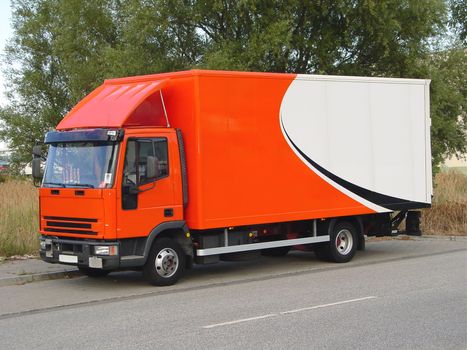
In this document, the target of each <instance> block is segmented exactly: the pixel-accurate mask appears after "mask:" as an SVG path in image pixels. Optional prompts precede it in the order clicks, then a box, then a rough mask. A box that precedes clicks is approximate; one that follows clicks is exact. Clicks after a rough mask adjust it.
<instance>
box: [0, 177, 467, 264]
mask: <svg viewBox="0 0 467 350" xmlns="http://www.w3.org/2000/svg"><path fill="white" fill-rule="evenodd" d="M434 192H435V196H434V198H433V206H432V208H431V209H426V210H424V211H423V213H422V231H423V233H424V234H436V235H467V175H464V174H461V173H459V172H452V171H449V172H443V173H439V174H438V175H437V176H436V178H435V191H434ZM37 232H38V194H37V189H36V188H35V187H34V186H33V185H32V184H31V183H30V182H29V181H20V180H7V181H6V182H3V183H0V256H11V255H22V254H37V250H38V244H39V242H38V233H37Z"/></svg>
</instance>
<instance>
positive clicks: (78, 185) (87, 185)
mask: <svg viewBox="0 0 467 350" xmlns="http://www.w3.org/2000/svg"><path fill="white" fill-rule="evenodd" d="M66 185H67V186H75V187H90V188H94V185H91V184H78V183H75V184H66ZM64 187H65V186H64Z"/></svg>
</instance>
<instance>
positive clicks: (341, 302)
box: [281, 296, 377, 315]
mask: <svg viewBox="0 0 467 350" xmlns="http://www.w3.org/2000/svg"><path fill="white" fill-rule="evenodd" d="M375 298H377V297H375V296H369V297H364V298H358V299H350V300H344V301H338V302H337V303H330V304H323V305H316V306H310V307H304V308H301V309H296V310H290V311H282V312H281V315H287V314H294V313H296V312H302V311H308V310H314V309H321V308H323V307H328V306H334V305H341V304H347V303H354V302H356V301H363V300H368V299H375Z"/></svg>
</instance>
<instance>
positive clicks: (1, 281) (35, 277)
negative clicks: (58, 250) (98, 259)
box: [0, 270, 81, 287]
mask: <svg viewBox="0 0 467 350" xmlns="http://www.w3.org/2000/svg"><path fill="white" fill-rule="evenodd" d="M76 276H81V273H80V272H79V270H70V271H57V272H44V273H35V274H30V275H16V276H13V277H0V287H5V286H13V285H18V284H25V283H30V282H38V281H47V280H54V279H59V278H67V277H76Z"/></svg>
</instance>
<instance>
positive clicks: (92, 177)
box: [42, 141, 118, 188]
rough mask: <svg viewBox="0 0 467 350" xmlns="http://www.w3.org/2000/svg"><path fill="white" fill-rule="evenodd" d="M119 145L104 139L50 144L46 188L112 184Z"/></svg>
mask: <svg viewBox="0 0 467 350" xmlns="http://www.w3.org/2000/svg"><path fill="white" fill-rule="evenodd" d="M117 148H118V147H117V144H116V142H102V141H98V142H96V141H91V142H90V141H86V142H69V143H54V144H51V145H50V148H49V154H48V157H47V158H48V159H47V165H46V168H45V174H44V180H43V183H42V185H43V187H81V188H109V187H112V184H113V178H114V172H115V163H116V161H115V158H116V154H117Z"/></svg>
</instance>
